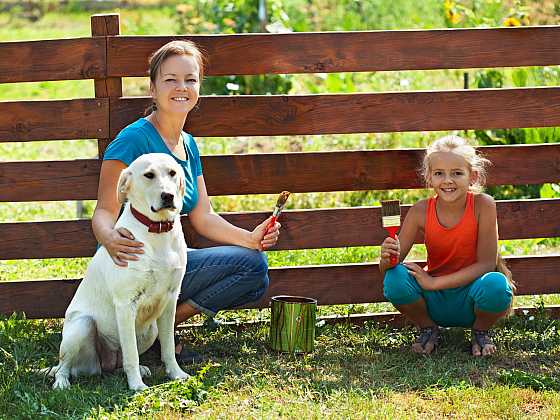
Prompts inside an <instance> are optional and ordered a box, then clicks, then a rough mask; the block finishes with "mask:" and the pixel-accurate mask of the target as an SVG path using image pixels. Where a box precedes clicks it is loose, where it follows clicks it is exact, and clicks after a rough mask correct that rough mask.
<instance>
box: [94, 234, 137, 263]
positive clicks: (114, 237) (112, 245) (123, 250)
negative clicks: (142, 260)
mask: <svg viewBox="0 0 560 420" xmlns="http://www.w3.org/2000/svg"><path fill="white" fill-rule="evenodd" d="M103 246H104V247H105V249H106V250H107V252H108V253H109V255H110V256H111V258H112V260H113V262H114V263H115V264H116V265H118V266H120V267H126V266H128V263H127V261H138V256H137V255H136V254H143V253H144V250H143V249H142V247H143V246H144V244H143V243H142V242H139V241H136V240H134V235H133V234H132V233H131V232H130V231H129V230H128V229H125V228H123V227H120V228H118V229H113V230H112V231H111V233H110V234H109V235H108V237H107V239H106V240H105V241H104V243H103Z"/></svg>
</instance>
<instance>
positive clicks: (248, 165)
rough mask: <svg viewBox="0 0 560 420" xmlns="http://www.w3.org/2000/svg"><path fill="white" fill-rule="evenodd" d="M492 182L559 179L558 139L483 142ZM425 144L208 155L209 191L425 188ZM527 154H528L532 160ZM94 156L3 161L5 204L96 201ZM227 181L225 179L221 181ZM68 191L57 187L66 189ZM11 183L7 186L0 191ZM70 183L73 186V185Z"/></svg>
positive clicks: (1, 197) (0, 196)
mask: <svg viewBox="0 0 560 420" xmlns="http://www.w3.org/2000/svg"><path fill="white" fill-rule="evenodd" d="M480 150H481V151H482V153H483V154H484V155H486V156H487V157H488V158H489V159H490V160H491V161H492V162H493V165H492V166H491V167H490V168H489V174H488V185H504V184H541V183H546V182H558V180H559V175H558V174H559V173H560V144H540V145H515V146H491V147H481V148H480ZM423 154H424V149H399V150H368V151H351V152H319V153H315V152H314V153H278V154H256V155H226V156H204V157H203V158H202V164H203V167H204V178H205V180H206V184H207V188H208V192H209V194H210V195H213V196H216V195H240V194H263V193H273V194H275V193H278V192H279V191H280V190H284V189H286V190H289V191H291V192H294V193H303V192H326V191H359V190H388V189H395V188H400V189H406V188H422V187H423V182H422V180H421V179H420V177H419V176H418V167H419V166H420V162H421V160H422V156H423ZM528 156H530V159H527V157H528ZM99 169H100V163H99V162H98V161H97V160H76V161H71V162H68V161H65V162H57V161H52V162H9V163H2V162H0V202H2V201H59V200H85V199H95V197H96V194H97V183H98V172H99ZM226 179H227V180H228V182H224V180H226ZM64 185H66V186H68V188H60V187H61V186H64ZM2 186H6V188H2ZM71 186H72V187H71Z"/></svg>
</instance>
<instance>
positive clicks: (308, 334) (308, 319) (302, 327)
mask: <svg viewBox="0 0 560 420" xmlns="http://www.w3.org/2000/svg"><path fill="white" fill-rule="evenodd" d="M316 319H317V300H316V299H312V298H308V297H303V296H274V297H272V299H271V315H270V346H271V347H272V348H273V349H274V350H277V351H282V352H288V353H309V352H311V351H313V349H314V347H315V322H316Z"/></svg>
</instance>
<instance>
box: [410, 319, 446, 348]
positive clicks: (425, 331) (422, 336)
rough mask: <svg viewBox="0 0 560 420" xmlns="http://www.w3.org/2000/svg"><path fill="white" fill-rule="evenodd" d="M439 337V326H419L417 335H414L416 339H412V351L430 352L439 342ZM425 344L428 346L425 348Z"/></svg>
mask: <svg viewBox="0 0 560 420" xmlns="http://www.w3.org/2000/svg"><path fill="white" fill-rule="evenodd" d="M439 339H440V328H439V327H438V326H437V325H434V326H432V327H425V328H420V333H419V334H418V337H416V340H414V344H412V351H413V352H415V353H421V354H430V353H432V352H433V351H434V350H435V349H436V347H437V345H438V344H439ZM427 346H428V348H426V347H427Z"/></svg>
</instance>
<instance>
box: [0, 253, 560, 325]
mask: <svg viewBox="0 0 560 420" xmlns="http://www.w3.org/2000/svg"><path fill="white" fill-rule="evenodd" d="M507 261H508V264H509V265H510V267H511V269H512V271H513V273H514V277H515V280H516V282H517V284H518V291H517V294H518V295H527V294H537V293H538V294H547V293H556V292H557V291H558V289H559V288H560V277H559V276H558V275H557V273H558V270H559V269H560V256H559V255H553V256H544V257H512V258H508V259H507ZM536 272H538V278H536V277H535V273H536ZM78 282H79V281H78V280H38V281H37V280H36V281H11V282H1V283H0V314H7V315H9V314H11V313H12V312H14V311H16V312H25V313H26V315H27V317H28V318H57V317H62V316H64V311H65V310H66V307H67V306H68V304H69V303H70V300H71V298H72V296H73V293H74V292H75V290H76V288H77V285H78ZM283 294H288V295H299V296H308V297H314V298H316V299H317V302H318V304H319V305H334V304H350V303H371V302H383V301H385V298H384V297H383V290H382V281H381V275H380V273H379V270H378V267H377V264H348V265H343V266H338V265H335V266H308V267H292V268H272V269H271V270H270V287H269V289H268V291H267V293H266V295H265V296H264V297H263V298H262V299H261V300H260V301H259V302H257V303H255V304H252V305H247V306H246V307H247V308H266V307H268V303H269V301H270V297H272V296H276V295H283Z"/></svg>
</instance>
